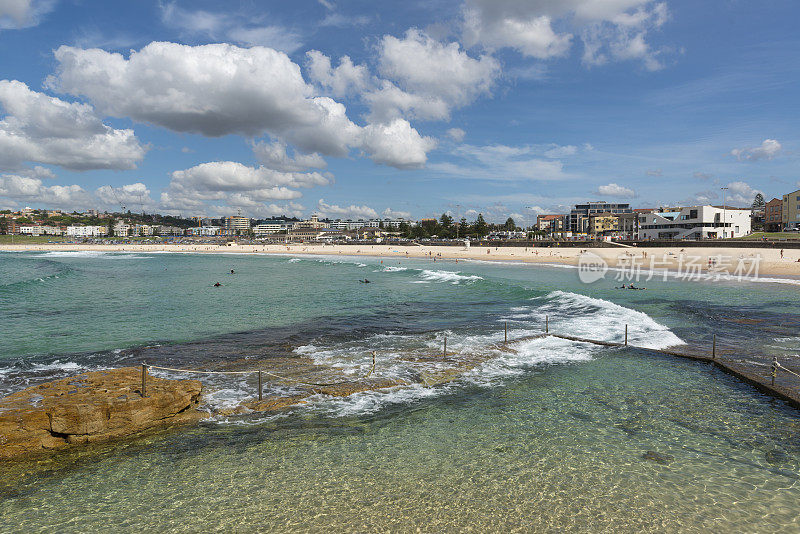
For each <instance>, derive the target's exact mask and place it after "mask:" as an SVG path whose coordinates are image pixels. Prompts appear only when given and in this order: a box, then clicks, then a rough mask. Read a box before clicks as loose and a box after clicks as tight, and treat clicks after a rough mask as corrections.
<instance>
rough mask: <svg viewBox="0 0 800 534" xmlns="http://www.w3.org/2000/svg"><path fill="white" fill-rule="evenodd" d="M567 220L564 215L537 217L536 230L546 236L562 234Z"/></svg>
mask: <svg viewBox="0 0 800 534" xmlns="http://www.w3.org/2000/svg"><path fill="white" fill-rule="evenodd" d="M568 220H569V217H568V216H566V215H537V216H536V229H537V230H539V231H540V232H547V233H548V234H552V233H555V232H563V231H564V230H565V228H566V226H567V221H568Z"/></svg>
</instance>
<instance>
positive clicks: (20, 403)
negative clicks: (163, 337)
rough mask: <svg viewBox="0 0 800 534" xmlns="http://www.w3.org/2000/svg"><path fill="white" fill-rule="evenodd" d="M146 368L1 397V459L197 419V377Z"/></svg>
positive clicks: (89, 376) (77, 378)
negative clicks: (160, 374)
mask: <svg viewBox="0 0 800 534" xmlns="http://www.w3.org/2000/svg"><path fill="white" fill-rule="evenodd" d="M140 388H141V369H136V368H131V367H127V368H122V369H113V370H108V371H93V372H90V373H84V374H82V375H78V376H74V377H70V378H64V379H61V380H56V381H54V382H47V383H44V384H40V385H38V386H34V387H31V388H28V389H26V390H24V391H20V392H17V393H14V394H12V395H9V396H8V397H5V398H3V399H0V458H12V457H16V456H21V455H26V454H32V453H37V452H42V451H46V450H51V449H60V448H64V447H67V446H70V445H75V444H82V443H92V442H98V441H105V440H108V439H113V438H119V437H124V436H128V435H131V434H135V433H137V432H140V431H142V430H145V429H147V428H150V427H153V426H157V425H164V424H172V423H180V422H189V421H196V420H198V419H200V418H201V417H202V416H203V414H201V413H200V412H197V411H196V410H195V407H196V405H197V403H198V401H199V398H200V391H201V388H202V386H201V384H200V382H199V381H197V380H167V379H163V378H155V377H153V376H148V378H147V397H145V398H142V396H141V394H140Z"/></svg>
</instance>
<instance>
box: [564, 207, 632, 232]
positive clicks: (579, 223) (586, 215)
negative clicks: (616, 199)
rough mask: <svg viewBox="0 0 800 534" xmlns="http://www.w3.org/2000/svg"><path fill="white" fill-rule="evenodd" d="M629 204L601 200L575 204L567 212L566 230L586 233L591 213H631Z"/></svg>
mask: <svg viewBox="0 0 800 534" xmlns="http://www.w3.org/2000/svg"><path fill="white" fill-rule="evenodd" d="M632 212H633V210H632V209H631V206H630V204H612V203H608V202H604V201H601V200H598V201H593V202H587V203H585V204H576V205H575V207H574V208H573V209H572V210H571V211H570V212H569V227H568V228H566V230H569V231H572V232H576V233H587V232H588V230H589V219H590V217H591V216H592V215H598V214H600V213H612V214H617V213H632Z"/></svg>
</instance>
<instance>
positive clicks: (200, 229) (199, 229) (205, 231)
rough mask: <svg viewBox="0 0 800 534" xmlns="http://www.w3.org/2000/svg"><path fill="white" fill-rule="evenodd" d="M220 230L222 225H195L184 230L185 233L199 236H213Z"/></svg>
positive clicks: (218, 233)
mask: <svg viewBox="0 0 800 534" xmlns="http://www.w3.org/2000/svg"><path fill="white" fill-rule="evenodd" d="M221 231H222V227H220V226H195V227H192V228H189V229H188V230H186V234H187V235H192V236H200V237H213V236H216V235H220V233H221Z"/></svg>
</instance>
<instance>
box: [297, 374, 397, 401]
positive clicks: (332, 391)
mask: <svg viewBox="0 0 800 534" xmlns="http://www.w3.org/2000/svg"><path fill="white" fill-rule="evenodd" d="M407 385H408V382H406V381H405V380H396V379H392V378H367V379H363V380H353V381H347V382H339V383H336V384H330V385H325V386H314V388H313V389H312V391H313V392H314V393H322V394H323V395H331V396H333V397H347V396H348V395H352V394H353V393H361V392H362V391H374V390H376V389H384V388H391V387H394V386H407Z"/></svg>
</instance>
